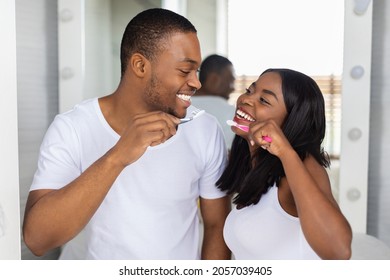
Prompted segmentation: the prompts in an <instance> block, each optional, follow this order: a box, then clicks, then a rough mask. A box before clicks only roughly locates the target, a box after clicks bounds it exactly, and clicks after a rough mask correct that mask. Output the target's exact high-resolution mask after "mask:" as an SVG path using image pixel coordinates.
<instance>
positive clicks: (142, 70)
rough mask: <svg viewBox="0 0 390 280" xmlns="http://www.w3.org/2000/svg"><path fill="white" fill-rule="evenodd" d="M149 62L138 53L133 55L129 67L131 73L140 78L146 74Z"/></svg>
mask: <svg viewBox="0 0 390 280" xmlns="http://www.w3.org/2000/svg"><path fill="white" fill-rule="evenodd" d="M148 65H149V60H148V59H147V58H146V57H144V56H143V55H142V54H140V53H135V54H133V55H132V56H131V57H130V63H129V66H130V67H131V70H132V71H133V73H134V74H135V75H136V76H138V77H140V78H142V77H144V76H145V74H146V72H147V71H146V70H147V67H148Z"/></svg>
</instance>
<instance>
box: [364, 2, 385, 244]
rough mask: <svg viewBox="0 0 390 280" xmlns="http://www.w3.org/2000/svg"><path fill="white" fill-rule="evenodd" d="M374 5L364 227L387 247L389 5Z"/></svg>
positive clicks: (375, 3)
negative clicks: (366, 215) (366, 204)
mask: <svg viewBox="0 0 390 280" xmlns="http://www.w3.org/2000/svg"><path fill="white" fill-rule="evenodd" d="M373 4H374V6H373V24H372V27H373V29H372V30H373V40H372V74H371V114H370V153H369V173H368V185H369V189H368V220H367V224H368V233H369V234H371V235H374V236H376V237H378V238H379V239H381V240H383V241H384V242H386V243H387V245H389V246H390V172H389V171H390V170H389V165H390V145H389V139H390V2H389V1H385V0H375V1H373Z"/></svg>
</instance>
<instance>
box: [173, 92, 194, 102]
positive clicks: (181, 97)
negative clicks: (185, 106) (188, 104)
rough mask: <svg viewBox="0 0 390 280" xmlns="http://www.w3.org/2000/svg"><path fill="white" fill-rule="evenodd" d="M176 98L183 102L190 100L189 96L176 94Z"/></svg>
mask: <svg viewBox="0 0 390 280" xmlns="http://www.w3.org/2000/svg"><path fill="white" fill-rule="evenodd" d="M176 96H177V97H179V98H180V99H181V100H184V101H190V99H191V95H188V94H176Z"/></svg>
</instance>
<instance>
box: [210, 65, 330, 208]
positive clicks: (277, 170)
mask: <svg viewBox="0 0 390 280" xmlns="http://www.w3.org/2000/svg"><path fill="white" fill-rule="evenodd" d="M268 72H275V73H278V74H279V75H280V77H281V80H282V92H283V98H284V102H285V105H286V109H287V116H286V119H285V120H284V124H283V127H282V130H283V133H284V134H285V136H286V138H287V139H288V141H289V142H290V144H291V146H292V147H293V148H294V150H295V151H296V152H297V154H298V155H299V157H300V158H301V160H303V159H305V158H306V157H307V156H308V155H312V156H313V157H314V158H315V159H316V161H317V162H318V163H319V164H321V165H322V166H324V167H329V165H330V161H329V157H328V155H327V154H326V153H325V152H324V150H323V148H322V146H321V145H322V141H323V139H324V137H325V128H326V120H325V102H324V98H323V95H322V92H321V90H320V88H319V87H318V85H317V83H316V82H315V81H314V80H313V79H312V78H311V77H309V76H307V75H305V74H302V73H300V72H297V71H294V70H290V69H267V70H266V71H264V72H263V73H262V74H261V75H263V74H265V73H268ZM253 162H254V163H255V164H253ZM252 167H253V168H252ZM284 176H285V173H284V170H283V166H282V163H281V161H280V160H279V158H278V157H276V156H274V155H272V154H270V153H269V152H268V151H267V150H264V149H262V148H258V149H257V150H256V153H255V154H254V155H253V158H252V157H251V155H250V151H249V146H248V142H247V140H245V139H244V138H242V137H240V136H238V135H236V136H235V138H234V140H233V143H232V147H231V150H230V156H229V163H228V165H227V167H226V169H225V171H224V172H223V174H222V176H221V177H220V178H219V180H218V181H217V183H216V185H217V186H218V188H220V189H221V190H223V191H227V193H228V194H236V196H235V198H234V200H233V202H234V203H235V204H237V205H238V207H239V208H240V207H245V206H249V205H251V204H256V203H258V202H259V200H260V198H261V196H262V195H263V194H264V193H266V192H267V191H268V189H269V188H270V187H271V186H273V185H274V184H275V183H276V185H277V186H278V185H279V181H280V179H281V178H282V177H284Z"/></svg>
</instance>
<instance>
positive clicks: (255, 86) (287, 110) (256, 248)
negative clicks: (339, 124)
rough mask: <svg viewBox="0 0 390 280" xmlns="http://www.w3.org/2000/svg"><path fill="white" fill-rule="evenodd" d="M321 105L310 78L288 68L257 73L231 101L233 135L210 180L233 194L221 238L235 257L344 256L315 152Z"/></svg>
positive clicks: (335, 210) (339, 222) (346, 240)
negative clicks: (221, 166)
mask: <svg viewBox="0 0 390 280" xmlns="http://www.w3.org/2000/svg"><path fill="white" fill-rule="evenodd" d="M324 107H325V106H324V99H323V96H322V93H321V90H320V89H319V87H318V85H317V84H316V83H315V81H314V80H313V79H312V78H310V77H308V76H306V75H304V74H302V73H299V72H297V71H294V70H290V69H268V70H266V71H264V72H263V73H262V74H261V75H260V77H259V78H258V80H257V81H256V82H254V83H252V85H251V86H250V87H249V88H248V89H247V90H246V92H245V94H243V95H241V96H240V97H239V98H238V100H237V109H236V115H235V116H234V120H233V121H234V122H235V125H234V126H232V130H233V131H234V132H235V133H236V137H235V139H234V141H233V144H232V148H231V154H230V160H229V164H228V166H227V167H226V169H225V171H224V173H223V174H222V176H221V178H220V179H219V180H218V182H217V185H218V187H219V188H220V189H221V190H224V191H227V192H228V193H229V194H235V197H234V200H233V201H234V203H235V204H236V205H237V207H235V209H233V210H232V211H231V213H230V214H229V216H228V218H227V220H226V222H225V228H224V237H225V241H226V243H227V245H228V246H229V248H230V249H231V250H232V252H233V254H234V256H235V258H236V259H349V258H350V257H351V240H352V231H351V227H350V225H349V223H348V221H347V220H346V218H345V217H344V216H343V214H342V213H341V211H340V209H339V207H338V205H337V202H336V200H335V199H334V197H333V195H332V192H331V186H330V182H329V177H328V174H327V172H326V169H325V168H326V167H329V164H330V163H329V158H328V156H327V154H326V153H325V152H324V151H323V149H322V147H321V143H322V140H323V138H324V136H325V108H324Z"/></svg>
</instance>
